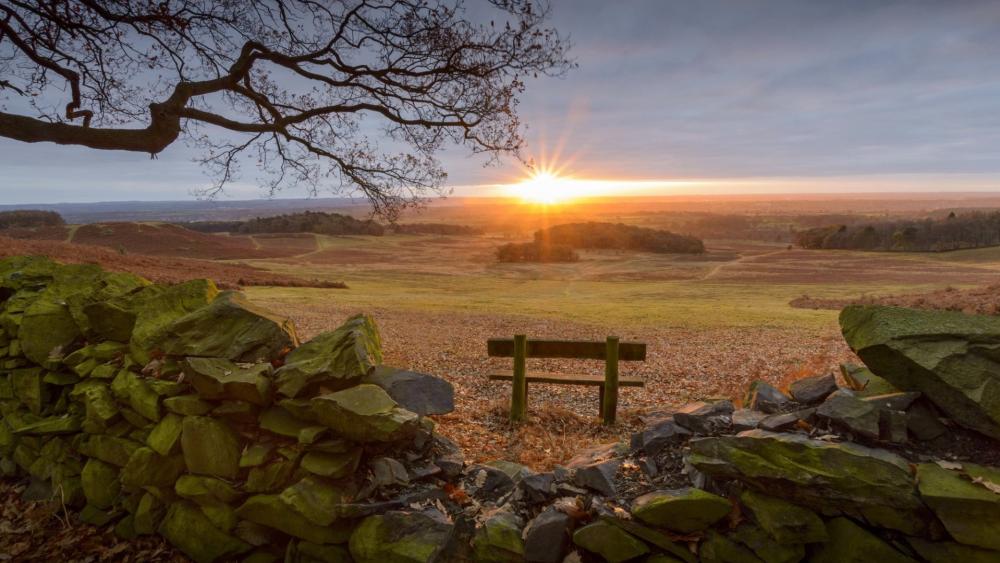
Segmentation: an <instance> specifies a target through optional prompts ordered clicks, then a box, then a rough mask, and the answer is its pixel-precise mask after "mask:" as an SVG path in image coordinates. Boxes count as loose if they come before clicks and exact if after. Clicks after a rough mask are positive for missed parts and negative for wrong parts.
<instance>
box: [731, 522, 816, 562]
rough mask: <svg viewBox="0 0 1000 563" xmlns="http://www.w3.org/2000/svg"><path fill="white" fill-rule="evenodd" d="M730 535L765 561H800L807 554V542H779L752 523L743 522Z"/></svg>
mask: <svg viewBox="0 0 1000 563" xmlns="http://www.w3.org/2000/svg"><path fill="white" fill-rule="evenodd" d="M824 533H825V528H824ZM728 537H729V539H731V540H733V541H735V542H738V543H740V544H742V545H744V546H746V547H747V548H749V549H750V550H751V551H753V552H754V555H755V556H757V557H758V558H759V559H760V560H761V561H763V562H764V563H798V562H799V561H802V559H803V558H804V557H805V556H806V547H805V544H802V543H785V544H781V543H778V542H777V541H775V539H774V538H773V537H771V535H770V534H768V533H767V532H765V531H764V530H763V529H761V528H759V527H757V526H755V525H752V524H746V523H744V524H741V525H740V526H739V527H737V528H736V529H735V530H733V531H731V532H729V534H728Z"/></svg>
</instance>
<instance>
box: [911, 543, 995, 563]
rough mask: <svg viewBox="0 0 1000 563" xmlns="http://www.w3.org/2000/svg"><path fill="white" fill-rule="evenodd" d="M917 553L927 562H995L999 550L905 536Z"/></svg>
mask: <svg viewBox="0 0 1000 563" xmlns="http://www.w3.org/2000/svg"><path fill="white" fill-rule="evenodd" d="M907 541H908V542H909V544H910V547H912V548H913V551H915V552H917V555H919V556H920V557H923V558H924V559H926V560H927V561H928V562H929V563H956V562H958V561H961V563H996V562H997V561H1000V551H993V550H986V549H979V548H977V547H970V546H967V545H962V544H960V543H955V542H950V541H940V542H934V541H929V540H925V539H921V538H907Z"/></svg>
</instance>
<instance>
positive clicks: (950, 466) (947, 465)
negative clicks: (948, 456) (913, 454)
mask: <svg viewBox="0 0 1000 563" xmlns="http://www.w3.org/2000/svg"><path fill="white" fill-rule="evenodd" d="M934 463H936V464H938V466H939V467H940V468H941V469H947V470H949V471H961V470H962V464H961V463H956V462H954V461H945V460H943V459H938V460H935V461H934Z"/></svg>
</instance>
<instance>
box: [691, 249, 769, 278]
mask: <svg viewBox="0 0 1000 563" xmlns="http://www.w3.org/2000/svg"><path fill="white" fill-rule="evenodd" d="M782 252H788V249H786V248H782V249H781V250H775V251H772V252H764V253H763V254H746V255H740V257H739V258H737V259H736V260H733V261H731V262H722V263H720V264H717V265H715V266H713V267H712V269H711V270H709V271H708V272H706V273H705V275H704V276H702V278H701V279H702V280H709V279H712V278H714V277H715V276H716V275H717V274H718V273H719V272H720V271H721V270H722V269H723V268H725V267H727V266H735V265H737V264H741V263H743V262H747V261H749V260H750V259H751V258H766V257H768V256H774V255H775V254H781V253H782Z"/></svg>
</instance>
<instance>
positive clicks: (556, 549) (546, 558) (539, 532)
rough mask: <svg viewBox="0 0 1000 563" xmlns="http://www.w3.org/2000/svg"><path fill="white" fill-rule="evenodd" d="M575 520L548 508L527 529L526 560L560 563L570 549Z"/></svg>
mask: <svg viewBox="0 0 1000 563" xmlns="http://www.w3.org/2000/svg"><path fill="white" fill-rule="evenodd" d="M572 530H573V519H572V518H570V517H569V515H567V514H565V513H563V512H560V511H558V510H556V509H555V508H553V507H550V508H547V509H545V510H543V511H542V512H541V514H539V515H538V516H536V517H535V518H534V519H533V520H532V521H531V522H528V525H527V527H526V528H525V538H524V559H525V560H526V561H529V562H530V563H560V562H561V561H562V560H563V558H564V557H565V556H566V551H567V549H568V547H569V541H570V533H571V532H572Z"/></svg>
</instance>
